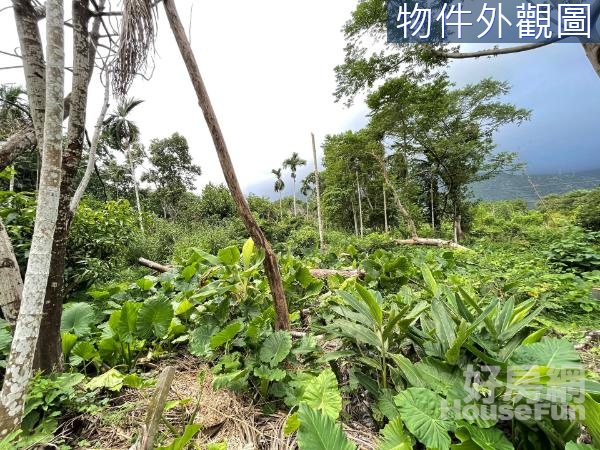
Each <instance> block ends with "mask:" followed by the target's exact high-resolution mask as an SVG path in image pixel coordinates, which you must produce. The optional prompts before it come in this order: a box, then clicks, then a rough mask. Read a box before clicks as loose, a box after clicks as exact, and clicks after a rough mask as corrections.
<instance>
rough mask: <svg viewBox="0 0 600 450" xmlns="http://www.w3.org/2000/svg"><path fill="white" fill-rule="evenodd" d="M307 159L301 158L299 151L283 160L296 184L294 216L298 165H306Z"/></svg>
mask: <svg viewBox="0 0 600 450" xmlns="http://www.w3.org/2000/svg"><path fill="white" fill-rule="evenodd" d="M305 165H306V160H305V159H302V158H300V155H298V153H297V152H294V153H292V156H291V157H289V158H288V159H286V160H285V161H283V168H284V169H290V172H291V175H292V182H293V184H294V216H296V171H297V170H298V167H301V166H305Z"/></svg>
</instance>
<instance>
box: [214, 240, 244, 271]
mask: <svg viewBox="0 0 600 450" xmlns="http://www.w3.org/2000/svg"><path fill="white" fill-rule="evenodd" d="M217 256H218V257H219V259H220V260H221V262H222V263H223V264H227V265H228V266H232V265H234V264H237V263H238V262H239V260H240V249H239V248H237V246H235V245H232V246H231V247H226V248H222V249H221V250H219V252H218V253H217Z"/></svg>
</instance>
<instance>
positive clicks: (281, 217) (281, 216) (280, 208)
mask: <svg viewBox="0 0 600 450" xmlns="http://www.w3.org/2000/svg"><path fill="white" fill-rule="evenodd" d="M282 220H283V203H282V202H281V191H279V221H282Z"/></svg>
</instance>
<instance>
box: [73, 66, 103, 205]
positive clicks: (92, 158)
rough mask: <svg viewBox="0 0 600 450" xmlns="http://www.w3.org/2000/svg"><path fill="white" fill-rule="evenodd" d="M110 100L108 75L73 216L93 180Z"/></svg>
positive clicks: (75, 196) (74, 200) (74, 201)
mask: <svg viewBox="0 0 600 450" xmlns="http://www.w3.org/2000/svg"><path fill="white" fill-rule="evenodd" d="M109 100H110V74H108V73H107V75H106V86H104V103H103V104H102V109H101V110H100V114H99V115H98V120H96V126H95V127H94V135H93V136H92V145H90V150H89V155H88V163H87V167H86V168H85V173H84V174H83V178H82V179H81V181H80V182H79V186H78V187H77V190H76V191H75V194H73V198H72V199H71V205H70V209H71V214H75V211H77V206H79V202H81V199H82V198H83V194H84V193H85V191H86V189H87V187H88V184H89V182H90V179H91V178H92V172H93V171H94V167H95V165H96V151H97V150H98V142H99V141H100V133H101V131H102V124H103V123H104V117H105V116H106V111H108V105H109Z"/></svg>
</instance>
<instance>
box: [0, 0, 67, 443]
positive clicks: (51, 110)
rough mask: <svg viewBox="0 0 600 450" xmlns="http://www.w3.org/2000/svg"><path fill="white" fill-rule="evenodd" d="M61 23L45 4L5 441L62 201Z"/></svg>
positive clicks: (21, 391)
mask: <svg viewBox="0 0 600 450" xmlns="http://www.w3.org/2000/svg"><path fill="white" fill-rule="evenodd" d="M63 22H64V12H63V4H62V0H47V2H46V41H47V50H46V54H47V65H46V83H47V84H46V107H45V118H44V140H43V159H42V171H41V178H40V190H39V193H38V201H37V209H36V217H35V226H34V231H33V238H32V240H31V249H30V253H29V261H28V263H27V272H26V276H25V283H24V286H23V300H22V303H21V309H20V311H19V318H18V320H17V325H16V327H15V332H14V336H13V341H12V346H11V350H10V355H9V357H8V363H7V366H6V374H5V377H4V383H3V385H2V392H1V393H0V435H6V434H7V433H9V432H11V431H12V430H14V429H15V428H17V427H18V426H19V425H20V423H21V420H22V415H23V405H24V401H25V394H26V390H27V385H28V384H29V379H30V378H31V374H32V368H33V358H34V353H35V348H36V343H37V340H38V337H39V336H38V334H39V330H40V323H41V320H42V312H43V307H44V294H45V291H46V283H47V281H48V275H49V272H50V261H51V256H52V241H53V238H54V230H55V227H56V219H57V215H58V204H59V198H60V182H61V164H62V154H61V152H62V120H63V95H64V93H63V91H64V87H63V83H64V28H63V27H64V25H63Z"/></svg>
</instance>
